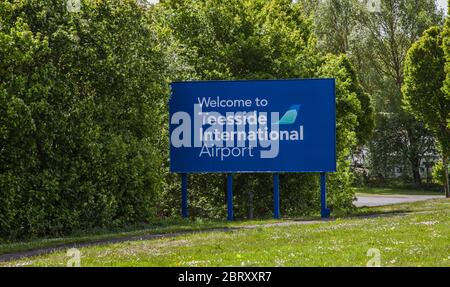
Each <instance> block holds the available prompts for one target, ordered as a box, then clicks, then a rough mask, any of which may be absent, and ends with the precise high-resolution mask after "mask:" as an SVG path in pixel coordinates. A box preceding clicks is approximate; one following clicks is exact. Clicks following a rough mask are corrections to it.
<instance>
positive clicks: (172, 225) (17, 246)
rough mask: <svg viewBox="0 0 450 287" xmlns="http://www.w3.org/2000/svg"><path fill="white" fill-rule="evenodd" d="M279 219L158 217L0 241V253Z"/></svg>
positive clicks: (237, 225)
mask: <svg viewBox="0 0 450 287" xmlns="http://www.w3.org/2000/svg"><path fill="white" fill-rule="evenodd" d="M282 221H283V220H277V221H276V220H264V221H263V220H253V221H236V222H227V221H220V220H201V219H194V220H183V219H178V220H168V219H166V220H161V221H155V222H153V223H149V224H141V225H136V226H129V227H127V228H118V229H97V230H87V231H83V232H75V233H74V234H72V235H70V236H65V237H60V238H43V239H35V240H31V241H24V242H12V243H3V244H0V255H1V254H8V253H15V252H22V251H29V250H34V249H40V248H48V247H58V246H64V245H68V244H79V243H86V242H93V241H101V240H110V239H120V238H128V237H138V236H145V235H151V234H171V233H175V232H189V231H200V230H210V229H218V228H232V227H239V226H242V225H247V224H250V225H258V224H266V223H271V222H272V223H273V222H282Z"/></svg>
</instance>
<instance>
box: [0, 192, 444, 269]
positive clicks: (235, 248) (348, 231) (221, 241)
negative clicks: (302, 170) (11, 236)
mask: <svg viewBox="0 0 450 287" xmlns="http://www.w3.org/2000/svg"><path fill="white" fill-rule="evenodd" d="M389 212H403V213H406V214H401V215H397V216H396V215H392V214H391V215H390V216H382V217H373V218H357V217H355V218H344V219H338V220H336V221H332V222H323V223H315V224H310V225H300V224H294V225H289V226H271V227H267V226H266V227H256V228H254V229H244V230H235V231H228V232H208V233H198V234H189V235H181V236H177V237H173V238H164V239H158V240H147V241H135V242H125V243H117V244H108V245H102V246H91V247H85V248H81V249H80V251H81V265H82V266H366V264H367V262H368V260H370V259H371V257H369V256H367V252H368V250H369V249H371V248H376V249H378V250H379V251H380V254H381V265H382V266H450V201H449V200H447V199H439V200H432V201H426V202H417V203H409V204H401V205H397V206H389V207H377V208H364V209H361V210H359V213H360V214H373V213H377V214H380V213H389ZM240 224H244V223H240ZM68 259H69V257H67V256H66V252H65V251H58V252H55V253H52V254H47V255H43V256H38V257H35V258H28V259H22V260H17V261H12V262H7V263H1V264H0V265H2V266H65V265H66V264H67V260H68Z"/></svg>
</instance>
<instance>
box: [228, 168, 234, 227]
mask: <svg viewBox="0 0 450 287" xmlns="http://www.w3.org/2000/svg"><path fill="white" fill-rule="evenodd" d="M227 211H228V216H227V219H228V221H233V174H231V173H228V174H227Z"/></svg>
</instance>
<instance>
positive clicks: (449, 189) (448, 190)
mask: <svg viewBox="0 0 450 287" xmlns="http://www.w3.org/2000/svg"><path fill="white" fill-rule="evenodd" d="M442 163H443V165H444V190H445V196H446V197H447V198H450V194H449V193H450V187H449V180H448V156H447V155H444V156H443V157H442Z"/></svg>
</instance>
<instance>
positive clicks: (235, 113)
mask: <svg viewBox="0 0 450 287" xmlns="http://www.w3.org/2000/svg"><path fill="white" fill-rule="evenodd" d="M169 108H170V170H171V171H172V172H177V173H203V172H205V173H206V172H208V173H209V172H229V173H233V172H334V171H336V100H335V80H334V79H309V80H276V81H208V82H176V83H172V95H171V98H170V107H169Z"/></svg>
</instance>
